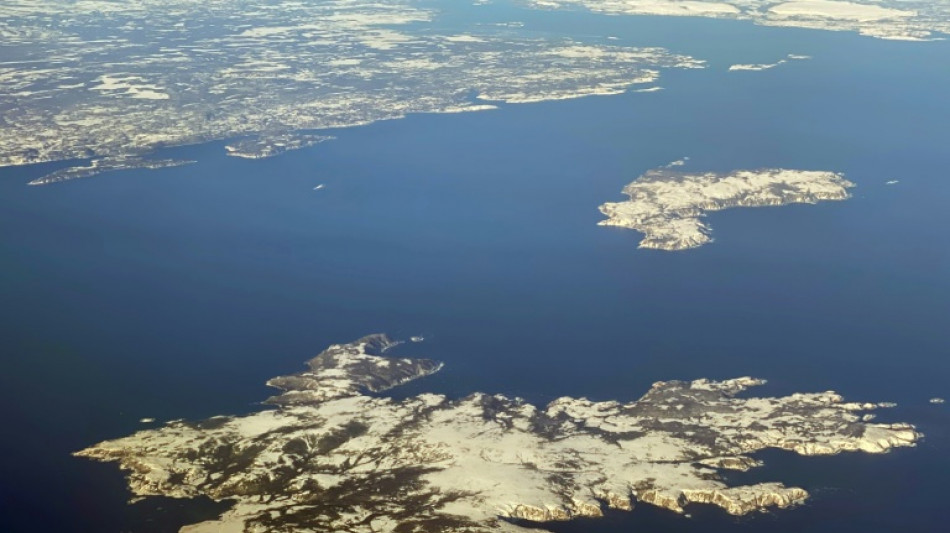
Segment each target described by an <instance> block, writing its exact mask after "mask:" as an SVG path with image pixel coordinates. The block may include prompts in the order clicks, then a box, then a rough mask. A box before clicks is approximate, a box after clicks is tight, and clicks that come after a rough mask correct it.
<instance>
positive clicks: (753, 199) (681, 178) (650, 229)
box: [599, 168, 854, 250]
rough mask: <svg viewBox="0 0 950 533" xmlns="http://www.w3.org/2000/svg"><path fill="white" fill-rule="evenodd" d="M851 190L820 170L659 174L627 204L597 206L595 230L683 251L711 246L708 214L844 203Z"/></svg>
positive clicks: (647, 178)
mask: <svg viewBox="0 0 950 533" xmlns="http://www.w3.org/2000/svg"><path fill="white" fill-rule="evenodd" d="M851 187H854V184H853V183H851V182H850V181H848V180H846V179H844V177H843V176H842V175H841V174H838V173H835V172H829V171H819V170H790V169H781V168H777V169H776V168H767V169H759V170H736V171H733V172H727V173H718V172H704V173H687V172H679V171H675V170H670V169H669V168H659V169H654V170H650V171H648V172H646V173H645V174H643V175H642V176H640V177H639V178H637V179H636V180H634V181H633V182H632V183H630V184H629V185H627V186H626V187H624V189H623V193H624V194H626V195H627V196H629V197H630V199H629V200H627V201H624V202H608V203H605V204H603V205H601V206H600V211H601V213H603V214H604V215H606V216H607V219H606V220H602V221H601V222H599V224H600V225H602V226H618V227H621V228H629V229H633V230H637V231H639V232H641V233H643V234H644V237H643V240H642V241H640V247H641V248H655V249H659V250H685V249H688V248H695V247H697V246H702V245H704V244H706V243H708V242H711V241H712V237H710V235H709V234H710V232H711V229H710V227H709V226H708V225H707V224H706V223H704V222H703V221H702V220H701V218H702V217H703V216H704V215H705V213H706V212H707V211H721V210H723V209H728V208H730V207H759V206H777V205H786V204H802V203H805V204H813V203H817V202H820V201H825V200H845V199H847V198H850V194H849V193H848V189H849V188H851Z"/></svg>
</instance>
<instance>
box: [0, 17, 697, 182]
mask: <svg viewBox="0 0 950 533" xmlns="http://www.w3.org/2000/svg"><path fill="white" fill-rule="evenodd" d="M437 5H438V4H433V3H427V2H426V3H424V2H417V1H415V0H378V1H374V2H352V1H349V0H328V1H322V2H296V1H291V0H279V1H276V2H271V1H265V0H247V1H240V2H236V1H233V0H207V1H203V2H195V1H193V0H162V1H158V0H130V1H128V2H103V1H94V0H79V1H66V0H14V1H13V2H4V3H3V4H0V42H2V47H3V60H2V61H0V166H8V165H20V164H27V163H37V162H44V161H55V160H67V159H86V158H93V157H117V156H129V155H142V154H145V153H148V152H150V151H152V150H155V149H157V148H161V147H165V146H174V145H183V144H190V143H198V142H203V141H208V140H212V139H231V138H237V137H244V136H252V135H258V134H263V136H264V137H263V140H262V141H261V143H258V144H257V145H254V144H253V143H254V142H253V141H251V142H250V144H249V143H248V142H241V143H238V144H235V145H232V147H233V148H234V149H233V150H232V151H231V153H232V155H242V156H261V155H268V154H273V153H277V152H279V151H281V150H286V149H291V148H294V147H302V146H305V145H307V144H308V143H310V141H308V140H306V139H305V138H301V137H293V136H288V134H290V133H292V132H299V131H302V130H321V129H327V128H337V127H345V126H356V125H360V124H366V123H370V122H373V121H377V120H382V119H391V118H398V117H402V116H404V115H406V114H407V113H449V112H461V111H479V110H484V109H492V108H494V107H495V104H496V103H498V102H509V103H519V102H537V101H542V100H556V99H564V98H575V97H580V96H587V95H595V94H614V93H618V92H622V91H624V90H626V89H627V88H629V87H631V86H637V85H641V84H647V83H650V82H653V81H655V80H656V79H657V77H658V76H659V70H660V69H663V68H680V67H682V68H698V67H702V66H703V63H702V61H698V60H695V59H693V58H690V57H686V56H682V55H677V54H673V53H670V52H668V51H666V50H663V49H659V48H632V47H624V46H607V45H589V44H584V43H582V42H579V41H576V40H572V39H571V38H569V37H567V36H559V35H547V36H539V35H537V34H529V33H527V32H523V31H522V30H521V29H520V28H517V27H494V26H475V25H473V26H472V30H473V31H472V32H467V31H462V30H460V31H459V32H458V33H440V32H439V31H437V30H436V29H434V27H433V26H432V20H433V18H434V17H435V16H436V13H437V11H436V9H437ZM476 32H477V33H476ZM268 139H270V140H274V139H276V140H277V142H276V143H275V142H270V141H268ZM310 140H311V141H312V140H313V139H310Z"/></svg>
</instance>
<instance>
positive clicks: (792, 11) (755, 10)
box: [523, 0, 950, 41]
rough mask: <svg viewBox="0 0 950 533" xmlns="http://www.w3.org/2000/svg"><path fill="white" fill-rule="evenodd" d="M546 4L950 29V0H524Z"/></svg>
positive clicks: (906, 32)
mask: <svg viewBox="0 0 950 533" xmlns="http://www.w3.org/2000/svg"><path fill="white" fill-rule="evenodd" d="M523 1H524V2H526V3H527V4H528V5H531V6H534V7H537V8H542V9H560V8H571V7H583V8H586V9H590V10H591V11H596V12H600V13H607V14H611V15H672V16H693V17H717V18H735V19H742V20H751V21H754V22H755V23H756V24H762V25H766V26H792V27H797V28H813V29H820V30H833V31H856V32H859V33H861V34H862V35H869V36H872V37H880V38H882V39H899V40H909V41H917V40H927V39H934V38H941V37H942V36H943V35H947V34H950V1H948V0H931V1H928V0H852V1H847V0H792V1H786V0H523Z"/></svg>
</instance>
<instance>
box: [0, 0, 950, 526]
mask: <svg viewBox="0 0 950 533" xmlns="http://www.w3.org/2000/svg"><path fill="white" fill-rule="evenodd" d="M472 9H474V8H472ZM505 9H508V11H506V10H505ZM505 9H501V8H500V10H499V11H497V12H495V13H494V14H493V15H492V16H493V17H494V19H493V18H492V17H488V16H485V15H482V14H480V13H481V12H477V13H476V12H475V11H471V12H470V11H467V10H460V12H459V13H458V14H455V15H453V16H447V17H445V18H444V20H442V22H441V23H442V24H444V25H446V26H447V27H451V26H453V25H455V24H462V21H464V22H465V23H466V24H469V23H471V22H472V20H473V19H474V18H477V17H482V16H485V20H486V21H491V20H505V18H506V17H509V18H510V19H511V20H521V21H524V22H525V23H526V26H525V30H527V31H532V32H539V34H540V33H541V32H546V31H567V30H570V32H571V34H573V35H576V36H581V37H584V38H587V39H589V40H591V41H594V42H597V41H598V39H603V38H604V37H605V36H607V35H614V36H617V37H619V39H618V40H617V41H616V42H617V43H619V44H631V45H651V46H652V45H656V46H666V47H669V48H671V49H672V50H674V51H676V52H682V53H687V54H691V55H694V56H696V57H698V58H701V59H706V60H708V61H709V68H707V69H705V70H696V71H666V72H664V73H663V77H662V79H661V80H660V85H662V86H663V87H664V88H665V90H663V91H660V92H656V93H640V94H635V93H631V94H625V95H619V96H611V97H591V98H584V99H578V100H571V101H561V102H551V103H541V104H531V105H512V106H504V107H503V108H502V109H499V110H495V111H489V112H483V113H472V114H455V115H417V116H410V117H408V118H406V119H404V120H396V121H387V122H382V123H377V124H374V125H370V126H367V127H361V128H354V129H347V130H340V131H337V132H334V135H336V136H337V137H338V138H337V140H335V141H332V142H327V143H323V144H320V145H318V146H316V147H313V148H310V149H306V150H301V151H298V152H292V153H287V154H285V155H283V156H281V157H278V158H274V159H268V160H259V161H247V160H239V159H234V158H228V157H226V156H225V155H224V149H223V144H224V143H221V142H217V143H209V144H204V145H200V146H191V147H183V148H176V149H170V150H167V151H166V152H164V153H163V154H162V155H163V156H174V157H187V158H193V159H197V160H198V163H197V164H195V165H191V166H186V167H180V168H171V169H163V170H156V171H127V172H116V173H112V174H105V175H102V176H99V177H96V178H91V179H83V180H77V181H73V182H68V183H63V184H58V185H55V186H47V187H27V186H26V185H25V183H26V182H27V181H29V180H31V179H33V178H35V177H38V176H40V175H43V174H45V173H47V172H49V171H51V170H53V169H56V168H60V167H63V166H66V163H57V164H48V165H37V166H31V167H23V168H7V169H2V170H0V302H2V305H0V403H2V405H3V406H4V410H3V412H4V422H3V426H4V432H3V438H2V439H0V531H3V532H10V533H14V532H16V533H19V532H27V531H29V532H45V531H50V532H54V531H55V532H57V533H70V532H97V533H98V532H102V533H111V532H124V531H131V532H166V531H176V530H177V527H179V526H180V525H181V524H183V523H187V522H189V521H197V520H200V519H201V518H202V517H208V516H209V515H208V513H209V512H210V509H209V508H208V505H206V504H201V503H199V504H194V503H187V502H175V501H169V500H157V501H145V502H142V503H138V504H134V505H127V504H126V503H125V501H126V499H127V498H128V494H127V492H126V491H125V486H124V483H123V481H122V477H121V474H120V473H119V472H118V471H117V469H116V468H115V466H114V465H103V464H95V463H91V462H87V461H83V460H79V459H74V458H72V457H71V456H70V455H69V454H70V452H72V451H75V450H78V449H81V448H83V447H85V446H88V445H90V444H93V443H95V442H98V441H101V440H104V439H108V438H114V437H119V436H123V435H126V434H128V433H130V432H132V431H135V430H136V429H139V428H141V427H142V425H141V424H140V423H139V422H138V420H139V419H140V418H142V417H155V418H157V419H159V420H168V419H174V418H200V417H206V416H211V415H217V414H236V413H242V412H248V411H251V410H254V409H257V408H258V406H257V405H256V403H255V402H258V401H260V400H262V399H264V398H265V397H266V395H267V394H268V391H267V389H266V388H265V387H264V385H263V384H264V381H265V380H266V379H268V378H269V377H271V376H275V375H279V374H284V373H289V372H295V371H297V370H299V369H300V368H302V367H301V364H302V363H303V361H305V360H306V359H308V358H309V357H311V356H313V355H314V354H316V353H317V352H319V351H320V350H322V349H323V348H325V347H326V346H327V345H329V344H331V343H336V342H347V341H350V340H353V339H356V338H358V337H360V336H362V335H365V334H368V333H374V332H387V333H390V334H391V335H393V336H395V337H400V338H406V337H408V336H410V335H423V336H425V338H426V342H424V343H422V344H417V345H416V344H414V345H411V346H404V347H400V348H399V352H398V353H400V354H405V355H418V356H425V357H432V358H436V359H440V360H443V361H445V362H446V363H447V365H446V368H445V369H444V370H443V371H442V372H441V373H439V374H437V375H435V376H432V377H430V378H427V379H424V380H420V381H418V382H415V383H412V384H410V385H408V386H406V387H403V388H402V389H401V390H396V391H393V394H395V395H405V394H411V393H416V392H419V391H432V392H442V393H447V394H450V395H453V396H459V395H464V394H467V393H470V392H474V391H486V392H499V393H504V394H509V395H518V396H522V397H525V398H527V399H529V400H532V401H535V402H540V403H543V402H547V401H550V400H551V399H553V398H556V397H558V396H562V395H571V396H587V397H590V398H594V399H598V400H602V399H620V400H631V399H635V398H637V397H638V396H639V395H641V394H642V393H644V392H645V391H646V390H647V389H648V388H649V386H650V384H651V383H653V382H654V381H657V380H667V379H693V378H699V377H708V378H728V377H735V376H740V375H753V376H757V377H763V378H767V379H768V380H769V381H770V383H769V385H767V386H766V387H764V388H763V389H761V391H760V392H761V393H767V394H784V393H790V392H794V391H820V390H827V389H835V390H837V391H839V392H841V393H842V394H844V395H845V396H846V397H847V398H848V399H853V400H862V401H895V402H898V404H899V407H897V408H895V409H891V410H888V411H882V412H881V413H880V417H881V419H882V420H895V421H897V420H900V421H908V422H912V423H915V424H917V425H918V426H919V427H920V429H921V430H922V431H923V432H924V433H926V435H927V437H926V439H925V440H924V441H923V442H922V443H921V445H920V446H918V447H917V448H912V449H902V450H899V451H897V452H896V453H891V454H887V455H883V456H869V455H863V454H850V455H840V456H836V457H812V458H802V457H797V456H793V455H791V454H787V453H781V452H770V453H766V454H763V458H765V459H766V461H767V466H766V467H765V468H763V469H759V470H756V471H753V472H749V473H746V474H741V475H738V474H730V475H729V479H732V480H735V481H736V482H742V481H747V480H779V481H783V482H785V483H787V484H792V485H798V486H802V487H804V488H806V489H808V490H809V491H811V492H812V493H813V498H812V499H811V500H810V501H809V502H808V503H807V504H806V505H804V506H803V507H799V508H797V509H792V510H785V511H779V512H775V513H770V514H764V515H758V516H752V517H745V518H741V519H736V518H732V517H729V516H727V515H725V514H724V513H722V512H720V511H718V510H715V509H708V508H703V507H695V508H692V509H691V510H690V512H691V514H692V518H685V517H681V516H676V515H673V514H671V513H668V512H665V511H660V510H656V509H651V508H650V507H649V506H647V505H639V506H637V508H636V509H635V511H634V512H632V513H610V514H609V515H608V516H607V517H606V518H604V519H602V520H596V521H591V520H588V521H582V522H578V523H574V524H561V525H558V526H556V527H555V529H556V530H557V531H562V532H589V533H601V532H603V533H606V532H611V533H612V532H621V531H623V532H628V531H658V532H672V531H677V532H679V531H683V532H686V531H690V532H692V531H696V532H699V531H702V532H704V533H710V532H733V531H736V532H766V531H767V532H804V531H808V532H809V533H817V532H835V533H846V532H852V531H853V532H861V533H867V532H891V531H894V532H898V531H899V532H901V533H912V532H914V533H917V532H919V533H925V532H934V531H943V530H945V528H946V523H947V518H946V511H945V509H946V498H947V496H948V495H950V493H948V489H947V481H946V478H947V475H948V474H950V453H948V452H950V431H948V428H950V408H948V407H946V406H937V405H931V404H929V403H928V401H927V400H928V399H929V398H930V397H933V396H950V386H948V383H950V251H948V245H950V239H948V237H947V231H948V228H950V209H948V201H950V176H948V169H950V149H948V146H950V99H948V98H947V94H950V68H947V65H948V64H950V43H948V42H935V43H905V42H887V41H880V40H875V39H870V38H865V37H859V36H856V35H853V34H849V33H829V32H815V31H807V30H795V29H780V28H760V27H755V26H752V25H751V24H748V23H739V22H729V21H712V20H695V19H665V18H619V17H618V18H611V17H601V16H593V15H578V14H566V13H534V14H531V15H530V18H526V17H528V14H526V13H525V12H521V11H517V10H514V9H510V8H505ZM473 13H474V14H473ZM788 53H794V54H807V55H811V56H813V59H812V60H809V61H794V62H790V63H788V64H785V65H782V66H780V67H778V68H775V69H771V70H767V71H762V72H727V71H726V69H727V67H728V66H729V65H730V64H732V63H750V62H773V61H775V60H777V59H780V58H782V57H783V56H785V54H788ZM683 156H688V157H690V161H689V164H688V166H687V167H685V169H686V170H730V169H737V168H758V167H789V168H802V169H821V170H833V171H839V172H844V173H845V174H846V176H847V178H848V179H850V180H852V181H854V182H855V183H857V185H858V186H857V188H856V189H854V198H852V199H851V200H848V201H846V202H828V203H824V204H819V205H806V206H787V207H781V208H761V209H735V210H728V211H724V212H720V213H714V214H712V215H711V216H710V217H709V222H710V223H711V225H712V226H713V228H714V236H715V238H716V241H715V243H713V244H712V245H709V246H705V247H702V248H699V249H695V250H691V251H687V252H679V253H668V252H657V251H649V250H638V249H637V248H636V243H637V242H638V240H639V236H638V234H636V233H634V232H631V231H625V230H620V229H616V228H603V227H598V226H597V225H596V223H597V221H598V220H600V219H601V215H600V214H599V213H598V211H597V206H598V205H599V204H601V203H603V202H605V201H615V200H619V199H622V198H623V196H622V195H621V194H620V191H621V189H622V187H623V186H624V185H625V184H627V183H628V182H630V181H632V180H633V179H634V178H636V177H637V176H638V175H640V174H641V173H642V172H644V171H646V170H648V169H651V168H655V167H658V166H661V165H664V164H666V163H668V162H670V161H673V160H675V159H679V158H681V157H683ZM889 180H899V183H897V184H894V185H885V182H887V181H889ZM319 183H324V184H326V187H325V188H324V189H322V190H313V187H314V186H316V185H317V184H319Z"/></svg>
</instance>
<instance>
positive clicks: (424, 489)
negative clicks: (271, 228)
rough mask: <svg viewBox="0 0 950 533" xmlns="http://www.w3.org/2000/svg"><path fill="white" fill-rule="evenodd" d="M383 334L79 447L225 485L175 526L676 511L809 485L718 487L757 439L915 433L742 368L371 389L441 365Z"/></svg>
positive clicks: (449, 524)
mask: <svg viewBox="0 0 950 533" xmlns="http://www.w3.org/2000/svg"><path fill="white" fill-rule="evenodd" d="M394 344H395V343H394V342H393V341H391V340H390V339H389V338H387V337H386V336H384V335H372V336H369V337H365V338H363V339H360V340H358V341H355V342H353V343H350V344H340V345H334V346H331V347H330V348H328V349H327V350H325V351H324V352H322V353H321V354H319V355H318V356H317V357H315V358H314V359H312V360H310V362H309V363H308V367H309V369H308V370H307V371H305V372H302V373H299V374H295V375H292V376H284V377H278V378H274V379H273V380H271V381H270V384H272V385H274V386H277V387H280V388H281V389H284V392H283V393H282V394H280V395H277V396H274V397H273V398H271V399H270V400H269V403H271V404H274V405H277V406H279V407H280V408H279V409H278V410H265V411H261V412H258V413H255V414H251V415H247V416H243V417H215V418H212V419H209V420H207V421H203V422H197V423H191V422H184V421H172V422H169V423H167V424H166V425H165V426H164V427H162V428H160V429H155V430H148V431H141V432H138V433H136V434H134V435H131V436H129V437H126V438H122V439H117V440H113V441H107V442H102V443H100V444H97V445H95V446H92V447H90V448H87V449H85V450H82V451H80V452H77V454H76V455H78V456H81V457H89V458H93V459H97V460H101V461H116V462H118V463H119V465H120V467H121V468H122V469H124V470H126V471H127V472H128V481H129V486H130V488H131V490H132V492H133V493H134V494H135V495H137V496H150V495H164V496H172V497H181V498H192V497H197V496H209V497H211V498H213V499H215V500H223V499H230V500H233V501H234V502H235V504H234V506H233V507H232V508H231V509H230V510H229V511H227V512H226V513H225V514H224V515H222V516H221V517H220V519H219V520H216V521H212V522H204V523H200V524H195V525H193V526H188V527H186V528H184V529H183V531H190V532H196V531H222V530H224V531H231V530H232V529H233V530H234V531H260V532H264V531H268V532H270V531H291V530H292V531H349V532H367V533H369V532H382V531H392V532H403V531H445V532H470V531H519V530H521V528H520V527H518V526H516V525H514V524H512V523H510V522H508V521H505V520H503V518H520V519H527V520H532V521H539V522H540V521H550V520H567V519H570V518H572V517H575V516H600V514H601V512H602V509H603V507H604V506H609V507H613V508H618V509H630V508H632V501H634V500H639V501H642V502H645V503H649V504H652V505H657V506H661V507H665V508H668V509H671V510H674V511H677V512H682V510H683V506H684V505H686V504H688V503H708V504H712V505H717V506H719V507H722V508H723V509H725V510H726V511H727V512H729V513H732V514H745V513H749V512H752V511H756V510H760V509H765V508H769V507H787V506H790V505H793V504H795V503H797V502H800V501H802V500H804V499H805V498H806V497H807V493H806V492H805V491H804V490H802V489H800V488H795V487H785V486H784V485H782V484H781V483H762V484H756V485H751V486H737V487H730V486H727V485H726V484H725V483H724V482H723V481H722V480H721V479H720V477H719V476H718V475H717V471H718V470H719V469H740V470H745V469H749V468H752V467H755V466H758V463H757V462H756V461H755V460H753V459H751V458H749V457H748V454H750V453H752V452H755V451H758V450H761V449H763V448H769V447H775V448H784V449H789V450H793V451H795V452H798V453H800V454H805V455H810V454H834V453H838V452H841V451H850V450H859V451H865V452H870V453H879V452H885V451H887V450H889V449H890V448H893V447H897V446H912V445H913V444H914V443H915V441H916V440H917V439H918V438H919V437H920V435H919V434H918V433H916V432H915V430H914V428H913V426H910V425H906V424H894V425H884V424H871V423H867V422H863V421H862V419H861V416H860V414H859V413H860V412H861V411H865V410H869V409H874V408H877V407H879V405H878V404H856V403H845V402H843V401H842V399H841V397H840V396H838V395H836V394H835V393H833V392H824V393H817V394H794V395H791V396H786V397H781V398H736V397H735V395H736V394H737V393H739V392H741V391H743V390H745V389H747V388H748V387H751V386H755V385H759V384H761V383H762V381H761V380H755V379H752V378H738V379H733V380H726V381H708V380H696V381H692V382H681V381H671V382H659V383H656V384H654V386H653V388H651V389H650V391H648V392H647V393H646V394H645V395H644V396H643V397H642V398H641V399H640V400H638V401H635V402H631V403H627V404H622V403H619V402H592V401H589V400H586V399H583V398H580V399H575V398H567V397H565V398H560V399H557V400H555V401H553V402H551V403H550V404H548V405H547V406H545V407H544V408H538V407H536V406H534V405H531V404H529V403H527V402H525V401H524V400H522V399H520V398H508V397H505V396H501V395H488V394H482V393H477V394H473V395H471V396H469V397H466V398H463V399H460V400H454V401H453V400H448V399H447V398H445V397H444V396H441V395H435V394H421V395H418V396H415V397H411V398H408V399H405V400H402V401H394V400H392V399H389V398H374V397H370V396H367V395H366V394H365V392H366V391H380V390H385V389H387V388H389V387H392V386H395V385H398V384H399V383H404V382H406V381H409V380H412V379H415V378H419V377H423V376H426V375H428V374H431V373H433V372H435V371H437V370H438V369H439V368H440V367H441V365H440V364H439V363H437V362H434V361H430V360H426V359H407V358H401V359H396V358H388V357H386V356H385V355H384V352H385V351H386V350H387V349H388V348H389V347H391V346H393V345H394Z"/></svg>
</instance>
